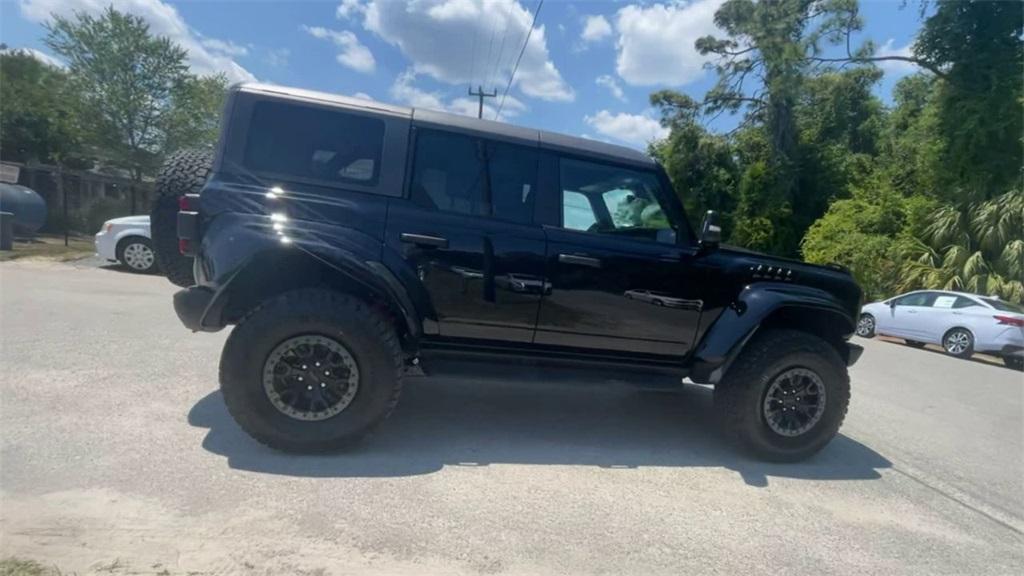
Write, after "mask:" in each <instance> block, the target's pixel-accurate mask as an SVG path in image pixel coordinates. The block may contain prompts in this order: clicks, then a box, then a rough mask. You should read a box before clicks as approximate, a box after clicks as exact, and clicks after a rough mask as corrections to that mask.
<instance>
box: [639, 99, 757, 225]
mask: <svg viewBox="0 0 1024 576" xmlns="http://www.w3.org/2000/svg"><path fill="white" fill-rule="evenodd" d="M651 105H653V106H655V107H656V108H658V109H659V110H660V112H661V124H662V125H663V126H665V127H666V128H669V130H670V131H669V135H668V137H667V138H665V139H664V140H661V141H660V142H658V143H656V144H654V145H653V146H652V147H651V154H652V155H653V156H654V157H655V158H658V159H659V161H661V163H662V165H663V166H664V167H665V171H666V172H667V173H668V176H669V178H670V179H671V180H672V184H673V186H674V187H675V191H676V194H677V195H678V196H679V198H680V199H681V200H682V202H683V205H684V207H685V208H686V214H687V216H688V217H689V218H690V220H691V222H690V224H691V226H693V227H697V226H699V225H700V222H701V220H702V219H703V217H704V213H705V212H706V211H707V210H716V211H718V213H719V214H720V215H721V218H722V228H723V238H728V234H729V233H730V231H731V230H732V213H733V211H734V210H735V208H736V199H735V194H736V192H735V191H736V187H737V183H738V181H739V169H738V167H737V165H736V161H735V159H734V158H733V150H732V146H731V145H730V144H729V141H728V139H726V138H725V137H723V136H718V135H714V134H711V133H709V132H708V131H707V130H706V129H705V128H704V127H703V126H701V125H700V124H699V123H698V122H697V116H698V114H699V110H700V104H698V103H697V102H696V101H695V100H693V99H692V98H690V97H689V96H686V95H685V94H680V93H678V92H674V91H672V90H662V91H660V92H656V93H654V94H651Z"/></svg>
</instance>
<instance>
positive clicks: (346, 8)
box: [334, 0, 366, 20]
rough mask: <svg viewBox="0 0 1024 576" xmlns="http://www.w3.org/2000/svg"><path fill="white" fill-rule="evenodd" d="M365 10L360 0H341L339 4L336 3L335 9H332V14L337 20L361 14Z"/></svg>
mask: <svg viewBox="0 0 1024 576" xmlns="http://www.w3.org/2000/svg"><path fill="white" fill-rule="evenodd" d="M363 12H366V6H364V5H363V3H362V2H361V1H360V0H341V4H338V8H337V10H335V11H334V15H335V16H336V17H337V18H338V20H342V19H346V18H351V17H352V16H355V15H356V14H362V13H363Z"/></svg>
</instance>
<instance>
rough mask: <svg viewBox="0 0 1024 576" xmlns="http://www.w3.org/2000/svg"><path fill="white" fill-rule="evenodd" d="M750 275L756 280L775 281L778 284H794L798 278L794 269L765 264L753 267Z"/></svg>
mask: <svg viewBox="0 0 1024 576" xmlns="http://www.w3.org/2000/svg"><path fill="white" fill-rule="evenodd" d="M750 275H751V276H752V277H753V279H754V280H774V281H776V282H792V281H793V279H794V278H795V277H796V274H794V272H793V269H792V268H786V267H783V266H767V265H765V264H758V265H756V266H751V267H750Z"/></svg>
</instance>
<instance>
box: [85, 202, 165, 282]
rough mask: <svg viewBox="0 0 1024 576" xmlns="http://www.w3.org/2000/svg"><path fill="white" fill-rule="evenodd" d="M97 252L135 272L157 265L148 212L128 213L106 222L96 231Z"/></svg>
mask: <svg viewBox="0 0 1024 576" xmlns="http://www.w3.org/2000/svg"><path fill="white" fill-rule="evenodd" d="M96 254H97V255H98V256H99V257H100V258H106V259H107V260H109V261H111V262H120V263H121V264H123V265H124V266H125V267H127V268H128V269H129V270H131V271H132V272H140V273H146V272H152V271H153V270H155V269H156V254H155V253H154V252H153V242H152V240H151V236H150V234H149V216H125V217H123V218H114V219H113V220H107V221H106V222H104V223H103V227H102V228H100V231H99V232H97V233H96Z"/></svg>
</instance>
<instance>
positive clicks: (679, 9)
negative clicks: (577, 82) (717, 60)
mask: <svg viewBox="0 0 1024 576" xmlns="http://www.w3.org/2000/svg"><path fill="white" fill-rule="evenodd" d="M723 1H724V0H695V1H694V2H690V3H689V4H651V5H649V6H643V7H641V6H637V5H630V6H626V7H625V8H622V9H620V10H619V11H618V13H617V14H616V18H615V28H616V30H617V31H618V33H619V37H618V39H617V40H616V42H615V46H616V48H617V50H618V56H617V58H616V61H615V71H616V72H618V74H619V76H620V77H622V79H623V80H625V81H626V82H627V83H628V84H631V85H635V86H651V85H655V84H666V85H670V86H678V85H683V84H688V83H690V82H693V81H695V80H697V79H698V78H700V77H701V76H702V75H703V74H704V69H703V66H704V62H705V61H706V58H705V57H704V56H701V54H700V53H699V52H698V51H697V49H696V48H695V47H694V42H696V40H697V39H698V38H700V37H701V36H706V35H708V34H715V33H716V32H718V29H717V28H716V27H715V23H714V16H715V11H716V10H718V7H719V6H720V5H721V4H722V2H723Z"/></svg>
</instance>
